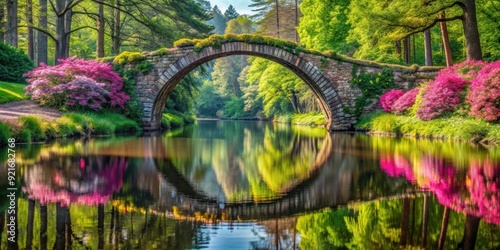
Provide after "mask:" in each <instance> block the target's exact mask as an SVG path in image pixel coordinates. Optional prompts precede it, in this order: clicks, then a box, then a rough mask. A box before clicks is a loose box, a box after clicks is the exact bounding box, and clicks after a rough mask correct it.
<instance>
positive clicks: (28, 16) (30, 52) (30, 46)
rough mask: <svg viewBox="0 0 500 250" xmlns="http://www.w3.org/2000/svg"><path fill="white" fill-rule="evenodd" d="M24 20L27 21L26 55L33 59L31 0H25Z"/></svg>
mask: <svg viewBox="0 0 500 250" xmlns="http://www.w3.org/2000/svg"><path fill="white" fill-rule="evenodd" d="M26 22H27V23H28V56H29V58H30V59H31V60H34V59H35V50H34V46H35V45H34V41H33V28H32V27H31V25H33V0H26Z"/></svg>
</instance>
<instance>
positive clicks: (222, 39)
mask: <svg viewBox="0 0 500 250" xmlns="http://www.w3.org/2000/svg"><path fill="white" fill-rule="evenodd" d="M227 42H247V43H253V44H265V45H271V46H275V47H278V48H282V49H284V50H287V51H289V52H295V53H298V52H300V51H299V50H301V49H300V48H299V45H298V44H296V43H294V42H291V41H285V40H281V39H277V38H274V37H270V36H261V35H253V34H240V35H235V34H227V35H217V34H215V35H211V36H209V37H207V38H205V39H181V40H178V41H176V42H175V43H174V46H175V47H183V46H194V51H195V52H200V51H201V50H202V49H204V48H206V47H215V48H219V47H220V46H222V44H224V43H227Z"/></svg>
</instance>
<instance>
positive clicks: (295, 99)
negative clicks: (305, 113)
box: [290, 89, 301, 114]
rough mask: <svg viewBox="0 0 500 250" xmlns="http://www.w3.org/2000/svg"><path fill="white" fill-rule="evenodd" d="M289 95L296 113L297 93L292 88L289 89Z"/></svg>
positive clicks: (297, 108)
mask: <svg viewBox="0 0 500 250" xmlns="http://www.w3.org/2000/svg"><path fill="white" fill-rule="evenodd" d="M290 96H291V101H292V107H293V110H294V111H295V113H296V114H300V113H301V112H300V106H299V98H298V97H297V93H296V92H295V90H294V89H291V90H290Z"/></svg>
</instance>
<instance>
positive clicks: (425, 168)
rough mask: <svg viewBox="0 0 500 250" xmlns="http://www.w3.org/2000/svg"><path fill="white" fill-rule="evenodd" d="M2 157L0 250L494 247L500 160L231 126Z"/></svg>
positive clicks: (438, 146)
mask: <svg viewBox="0 0 500 250" xmlns="http://www.w3.org/2000/svg"><path fill="white" fill-rule="evenodd" d="M15 149H16V164H17V176H16V185H17V190H18V191H17V193H16V197H17V201H16V206H15V207H16V209H17V211H16V212H17V215H18V216H17V232H16V236H17V237H18V238H17V239H18V241H17V243H15V244H12V243H8V238H7V236H8V235H7V232H6V230H7V229H6V227H5V224H6V223H8V221H9V217H6V215H7V214H8V211H9V206H10V204H9V200H8V198H7V195H8V194H9V192H10V191H9V190H8V189H7V188H8V187H9V184H8V182H7V180H8V173H7V172H8V168H7V164H6V162H7V154H6V153H7V148H0V163H1V167H0V195H1V197H2V198H1V199H0V201H1V202H0V223H1V225H4V226H3V227H2V230H1V249H6V248H8V249H15V248H19V249H299V248H300V249H346V248H349V249H400V248H404V249H421V248H427V249H439V248H442V249H460V248H463V249H473V248H474V247H475V249H499V248H500V226H499V225H500V149H495V148H489V149H488V148H483V147H481V146H477V145H472V144H466V143H456V142H440V141H429V140H417V139H406V138H402V139H395V138H382V137H370V136H367V135H363V134H348V133H334V134H327V133H326V131H325V130H324V129H322V128H307V127H290V126H287V125H276V124H272V123H264V122H241V121H238V122H236V121H199V122H198V124H197V125H195V126H191V127H187V128H183V129H179V130H174V131H169V132H167V133H164V134H162V135H159V134H158V135H149V136H141V137H133V136H122V137H102V138H94V139H90V140H67V141H57V142H53V143H50V144H45V145H41V144H31V145H21V144H19V145H16V148H15ZM9 216H10V215H9ZM6 218H7V220H6Z"/></svg>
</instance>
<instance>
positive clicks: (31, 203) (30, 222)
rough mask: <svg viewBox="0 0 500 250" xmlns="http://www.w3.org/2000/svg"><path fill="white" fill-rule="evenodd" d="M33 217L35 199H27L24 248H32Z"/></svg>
mask: <svg viewBox="0 0 500 250" xmlns="http://www.w3.org/2000/svg"><path fill="white" fill-rule="evenodd" d="M34 218H35V200H31V199H29V200H28V222H27V225H26V231H27V232H26V249H31V248H32V243H33V222H34Z"/></svg>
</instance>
